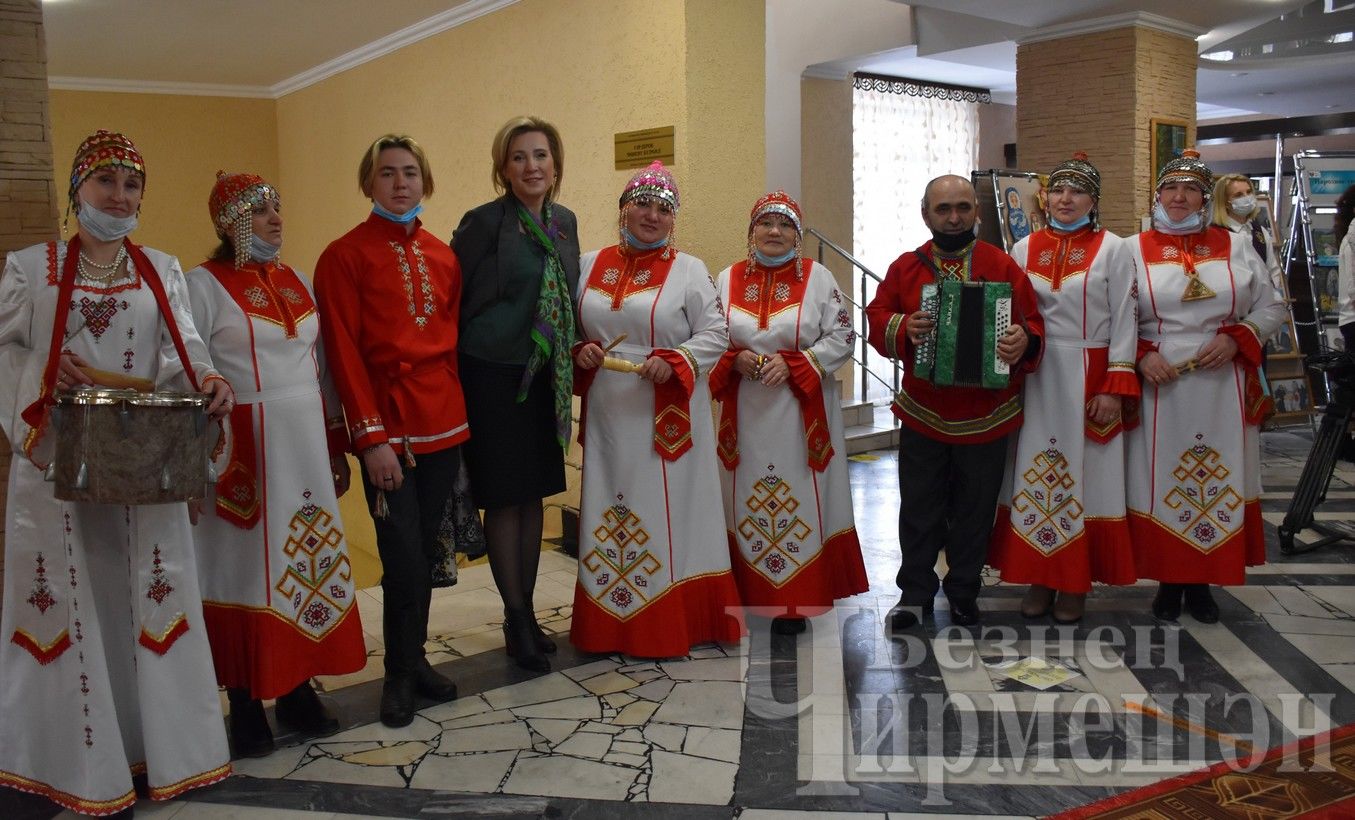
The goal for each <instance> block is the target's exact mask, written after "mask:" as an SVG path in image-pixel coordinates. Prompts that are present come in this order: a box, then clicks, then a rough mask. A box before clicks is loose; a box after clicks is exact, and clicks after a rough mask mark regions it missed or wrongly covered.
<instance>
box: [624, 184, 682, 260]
mask: <svg viewBox="0 0 1355 820" xmlns="http://www.w3.org/2000/svg"><path fill="white" fill-rule="evenodd" d="M642 197H644V198H649V199H657V200H659V201H660V202H663V203H664V204H666V205H667V206H668V207H669V208H670V209H671V210H672V211H673V229H672V230H671V231H669V233H668V242H667V244H666V246H665V247H664V249H663V258H664V259H669V258H671V257H672V256H673V254H675V253H677V212H678V202H679V199H678V189H677V182H676V181H675V180H674V179H673V175H672V174H671V173H669V172H668V169H667V168H665V167H663V163H662V162H659V161H658V160H654V161H653V162H651V163H650V164H649V167H648V168H645V169H643V170H641V171H639V172H637V173H636V174H635V176H633V177H631V178H630V182H627V183H626V187H625V188H623V189H622V190H621V199H620V201H619V203H618V204H619V205H620V208H621V210H620V213H619V214H618V215H617V219H616V226H617V231H618V232H619V233H620V234H621V247H623V248H624V247H626V212H627V211H629V210H630V206H631V203H633V202H635V201H636V200H637V199H640V198H642Z"/></svg>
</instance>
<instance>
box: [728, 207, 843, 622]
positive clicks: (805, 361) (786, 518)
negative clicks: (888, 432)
mask: <svg viewBox="0 0 1355 820" xmlns="http://www.w3.org/2000/svg"><path fill="white" fill-rule="evenodd" d="M800 219H801V217H800V206H799V204H798V203H796V202H795V200H793V199H791V198H790V197H789V196H788V195H787V194H786V192H785V191H775V192H773V193H770V194H767V195H766V196H764V197H762V198H761V199H759V200H758V201H757V202H756V203H755V204H754V205H753V210H752V213H751V215H750V216H749V224H748V259H747V260H745V261H740V262H738V263H736V264H734V265H733V266H731V267H728V268H725V269H724V270H723V271H721V272H720V275H719V277H717V279H716V285H715V287H716V292H717V293H718V294H719V296H720V298H721V299H722V300H723V301H724V305H725V315H726V316H727V318H728V321H729V341H730V348H729V350H727V351H725V354H724V356H722V357H721V358H720V362H719V364H717V365H716V366H715V369H714V370H712V371H711V376H710V381H711V391H712V392H713V393H714V394H715V397H716V398H717V399H719V400H720V402H721V408H720V422H719V425H718V430H717V434H716V438H717V441H718V449H719V456H720V461H721V464H722V466H723V469H722V471H721V476H722V478H723V482H722V489H723V491H724V505H725V529H726V530H727V531H728V534H729V544H730V552H731V554H732V555H734V556H735V560H734V576H735V579H736V580H737V581H738V585H739V595H740V597H742V598H743V603H744V604H745V605H750V606H758V607H768V608H770V611H769V613H768V614H772V615H773V616H774V617H773V620H772V629H773V630H774V631H776V632H779V633H781V634H795V633H798V632H803V631H804V628H805V616H806V615H814V614H817V613H818V612H821V611H823V610H824V609H826V608H828V607H830V606H832V603H833V601H834V600H835V599H837V598H846V597H848V596H850V595H855V594H856V593H858V592H865V591H866V590H867V589H868V588H869V587H870V585H869V583H867V581H866V569H865V566H864V564H863V563H862V561H861V544H860V542H859V541H858V540H857V537H856V524H855V520H854V519H853V517H852V491H851V484H850V482H849V481H848V478H847V448H846V445H845V443H844V441H843V432H842V394H841V389H840V388H839V386H838V381H837V378H836V377H835V376H834V373H836V372H837V369H838V368H839V367H841V366H842V365H843V364H845V363H846V362H847V360H848V359H850V358H851V355H852V342H854V341H855V339H856V334H855V333H853V332H852V321H851V315H850V314H849V313H848V312H847V305H846V304H845V303H844V302H843V299H842V294H841V292H839V291H838V289H837V283H836V282H835V281H834V279H833V274H832V272H831V271H829V270H828V269H827V268H825V267H824V266H822V265H820V264H818V263H817V262H814V261H812V260H809V259H804V258H802V257H801V256H800V236H801V234H800Z"/></svg>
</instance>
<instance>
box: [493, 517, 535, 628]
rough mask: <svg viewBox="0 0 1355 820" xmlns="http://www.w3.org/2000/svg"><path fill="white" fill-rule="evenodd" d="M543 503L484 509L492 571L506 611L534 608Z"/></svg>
mask: <svg viewBox="0 0 1355 820" xmlns="http://www.w3.org/2000/svg"><path fill="white" fill-rule="evenodd" d="M543 518H544V514H543V508H542V506H541V502H540V501H527V502H525V503H522V504H516V505H514V506H512V507H498V508H496V509H492V510H485V547H486V549H487V550H488V552H489V569H490V571H491V572H493V573H494V584H495V586H497V587H498V588H499V595H500V596H501V597H502V598H503V605H504V607H505V608H507V609H531V608H532V593H533V592H535V591H536V569H537V566H538V565H539V564H540V563H541V528H542V520H543Z"/></svg>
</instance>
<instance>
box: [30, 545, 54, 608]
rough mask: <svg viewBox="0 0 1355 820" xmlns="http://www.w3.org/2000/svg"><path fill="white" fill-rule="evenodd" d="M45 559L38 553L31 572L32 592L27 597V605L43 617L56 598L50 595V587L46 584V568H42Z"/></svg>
mask: <svg viewBox="0 0 1355 820" xmlns="http://www.w3.org/2000/svg"><path fill="white" fill-rule="evenodd" d="M44 563H46V559H45V558H43V557H42V553H38V559H37V564H38V565H37V567H36V568H34V570H33V592H32V593H30V594H29V596H28V603H29V604H31V605H32V606H33V607H34V608H35V609H37V610H38V612H40V613H42V614H43V615H46V614H47V610H48V609H50V608H51V607H52V606H53V605H55V604H56V597H55V596H54V595H52V585H51V584H49V583H47V568H46V567H45V566H43V564H44Z"/></svg>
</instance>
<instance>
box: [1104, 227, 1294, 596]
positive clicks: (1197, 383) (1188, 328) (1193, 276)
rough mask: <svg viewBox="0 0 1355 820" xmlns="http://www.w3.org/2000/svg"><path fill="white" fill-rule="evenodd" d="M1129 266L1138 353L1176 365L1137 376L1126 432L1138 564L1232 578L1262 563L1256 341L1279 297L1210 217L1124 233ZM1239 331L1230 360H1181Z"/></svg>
mask: <svg viewBox="0 0 1355 820" xmlns="http://www.w3.org/2000/svg"><path fill="white" fill-rule="evenodd" d="M1129 244H1130V248H1131V252H1132V254H1133V258H1134V264H1135V268H1136V273H1137V278H1138V283H1137V287H1138V302H1139V340H1140V341H1139V349H1140V358H1141V357H1142V355H1143V354H1144V353H1145V352H1147V351H1149V350H1156V351H1158V352H1160V353H1161V354H1162V355H1163V356H1164V357H1165V358H1166V360H1167V361H1168V362H1169V363H1171V364H1172V365H1175V366H1177V367H1178V369H1180V370H1182V371H1186V372H1182V373H1181V375H1180V376H1179V377H1178V378H1177V379H1176V380H1175V381H1172V382H1170V383H1167V384H1163V385H1160V386H1155V385H1152V384H1150V383H1148V382H1146V381H1145V382H1144V384H1143V399H1142V402H1141V403H1140V409H1141V415H1142V418H1141V420H1140V421H1139V423H1138V426H1137V427H1136V428H1134V429H1132V430H1131V431H1130V433H1129V436H1128V439H1127V442H1126V451H1127V462H1128V507H1129V516H1130V521H1129V525H1130V533H1131V535H1132V536H1133V539H1134V548H1135V552H1136V556H1135V557H1136V562H1137V565H1138V573H1139V576H1140V577H1143V578H1153V579H1156V580H1159V581H1162V582H1165V583H1182V584H1193V583H1210V584H1241V583H1244V582H1245V580H1246V577H1245V576H1246V573H1245V570H1244V568H1245V567H1246V566H1254V565H1258V564H1263V563H1265V555H1266V553H1265V531H1264V524H1263V522H1262V520H1261V504H1260V495H1261V463H1260V437H1259V433H1258V425H1259V423H1260V420H1261V412H1262V409H1263V408H1262V403H1263V400H1264V396H1263V394H1262V392H1261V387H1260V382H1259V380H1258V379H1257V378H1256V368H1258V367H1259V366H1260V364H1261V345H1262V343H1263V342H1264V340H1265V339H1267V338H1269V337H1270V336H1271V334H1273V333H1274V332H1275V331H1276V330H1277V329H1278V328H1279V326H1280V323H1281V321H1283V319H1284V315H1285V306H1284V303H1283V302H1282V301H1281V300H1280V298H1279V296H1278V295H1277V294H1276V292H1275V288H1274V286H1273V285H1272V284H1271V282H1270V277H1269V275H1268V273H1267V271H1266V268H1265V265H1264V263H1262V261H1261V259H1260V257H1258V256H1257V255H1256V252H1255V251H1253V250H1252V248H1251V244H1250V240H1249V239H1248V237H1247V236H1245V235H1243V234H1236V233H1230V232H1228V231H1227V230H1225V229H1223V228H1219V227H1208V228H1206V229H1204V230H1203V231H1201V232H1199V233H1193V234H1187V235H1184V236H1175V235H1169V234H1167V233H1163V232H1161V231H1158V230H1150V231H1147V232H1145V233H1141V234H1139V235H1138V236H1136V237H1133V238H1132V239H1130V240H1129ZM1219 333H1226V334H1228V335H1229V336H1231V337H1232V338H1233V340H1234V341H1236V342H1237V347H1238V352H1237V355H1236V357H1235V358H1234V359H1233V362H1232V364H1231V365H1226V366H1224V367H1221V368H1218V369H1214V370H1203V369H1195V370H1190V369H1189V366H1186V367H1183V365H1186V363H1188V362H1191V361H1192V360H1193V359H1194V357H1195V354H1196V353H1197V352H1198V351H1199V349H1200V348H1201V347H1202V346H1203V345H1205V344H1206V343H1208V342H1209V341H1210V340H1211V339H1213V338H1214V336H1215V335H1217V334H1219Z"/></svg>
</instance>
